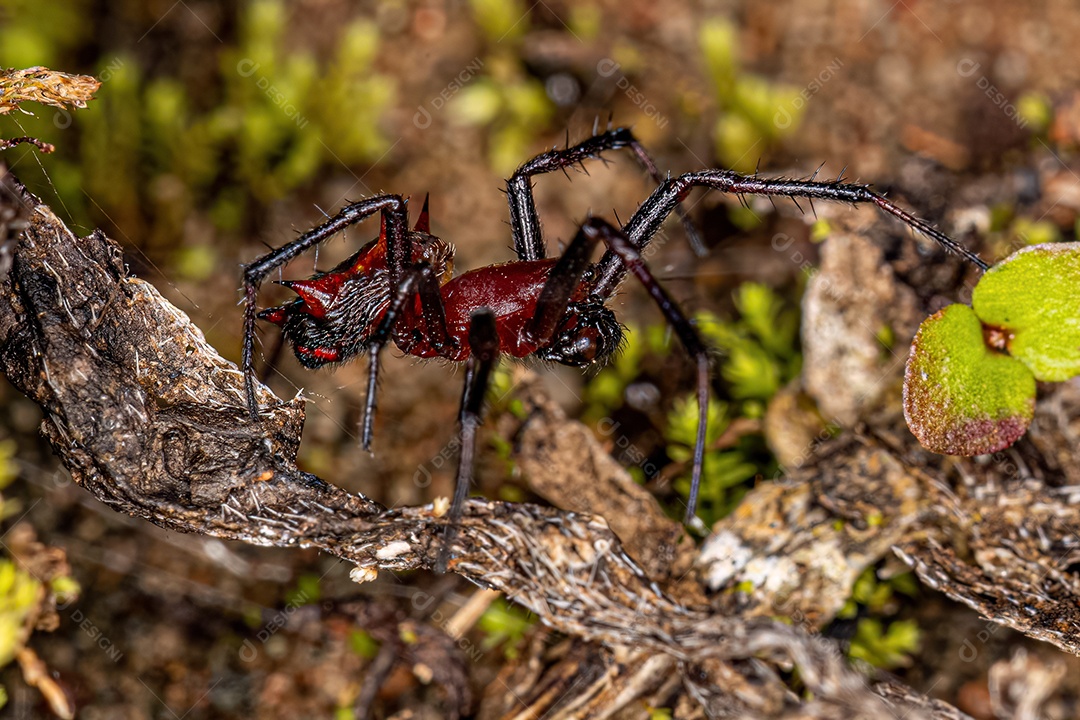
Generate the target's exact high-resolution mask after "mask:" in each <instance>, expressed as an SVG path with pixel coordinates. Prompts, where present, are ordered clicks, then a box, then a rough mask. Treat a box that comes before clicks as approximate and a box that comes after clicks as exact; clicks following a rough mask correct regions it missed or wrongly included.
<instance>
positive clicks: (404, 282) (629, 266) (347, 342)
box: [242, 128, 986, 569]
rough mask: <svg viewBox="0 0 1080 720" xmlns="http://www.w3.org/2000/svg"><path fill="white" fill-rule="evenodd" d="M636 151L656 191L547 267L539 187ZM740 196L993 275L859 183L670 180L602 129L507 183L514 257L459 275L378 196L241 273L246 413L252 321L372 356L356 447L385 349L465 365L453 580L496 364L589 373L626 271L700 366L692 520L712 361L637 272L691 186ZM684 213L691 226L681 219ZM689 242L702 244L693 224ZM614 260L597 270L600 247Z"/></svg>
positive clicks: (303, 353)
mask: <svg viewBox="0 0 1080 720" xmlns="http://www.w3.org/2000/svg"><path fill="white" fill-rule="evenodd" d="M622 148H626V149H629V150H631V151H632V152H633V154H634V156H635V157H636V158H637V160H638V161H639V162H640V163H641V164H642V166H643V167H644V168H645V169H646V170H647V171H648V172H649V173H650V174H651V175H652V176H653V178H654V180H656V182H657V183H658V184H659V187H658V188H657V189H656V190H655V191H654V192H653V193H652V194H651V195H650V196H649V197H648V198H647V199H646V200H645V202H643V203H642V204H641V206H640V207H638V209H637V211H636V212H635V213H634V214H633V216H632V217H631V218H630V220H629V221H628V222H627V223H626V224H625V225H623V226H622V227H621V228H620V227H616V226H614V225H611V224H610V223H608V222H606V221H604V220H602V219H600V218H595V217H594V218H590V219H589V220H587V221H585V223H583V224H582V225H581V228H580V229H579V230H578V232H577V235H576V236H575V237H574V239H573V241H572V242H571V243H570V244H569V245H568V246H567V248H566V251H565V252H564V253H563V254H562V256H561V257H558V258H548V257H546V252H545V245H544V239H543V237H542V235H541V232H540V219H539V217H538V216H537V213H536V205H535V202H534V200H533V194H532V176H534V175H539V174H542V173H547V172H551V171H553V170H563V169H565V168H568V167H571V166H574V165H577V164H578V163H582V162H583V161H585V160H587V159H590V158H597V157H599V156H600V154H601V153H602V152H604V151H606V150H617V149H622ZM699 186H700V187H707V188H712V189H714V190H719V191H721V192H726V193H734V194H737V195H745V194H750V195H768V196H776V195H780V196H786V197H790V198H793V199H794V198H800V197H803V198H809V199H810V200H811V201H812V200H813V199H814V198H818V199H823V200H838V201H844V202H850V203H861V202H870V203H874V204H875V205H877V206H878V207H879V208H881V209H882V210H884V211H885V212H887V213H890V214H892V215H895V216H896V217H898V218H899V219H900V220H902V221H903V222H905V223H907V224H908V225H909V226H911V227H912V228H914V229H915V230H918V231H919V232H922V233H923V234H925V235H927V236H928V237H930V238H932V239H933V240H935V241H937V242H938V243H939V244H941V245H942V246H943V247H945V248H946V249H947V250H950V251H952V252H955V253H958V254H960V255H963V256H964V257H966V258H967V259H968V260H971V261H972V262H975V263H976V264H977V265H979V266H981V267H983V268H985V267H986V265H985V263H983V262H982V261H981V260H980V259H979V258H978V257H977V256H975V255H973V254H972V253H971V252H969V251H968V250H966V249H965V248H963V247H962V246H960V245H959V244H958V243H957V242H956V241H954V240H952V239H951V238H949V237H948V236H947V235H945V234H944V233H941V232H940V231H938V230H936V229H935V228H933V227H932V226H930V225H929V224H928V223H926V222H924V221H923V220H920V219H918V218H916V217H914V216H913V215H911V214H909V213H908V212H906V211H905V210H903V209H902V208H900V207H898V206H897V205H895V204H893V203H892V202H890V201H889V200H886V199H885V198H884V197H883V196H881V195H879V194H877V193H875V192H873V191H871V190H870V189H869V188H868V187H866V186H864V185H857V184H853V183H846V182H843V181H842V180H841V179H837V180H835V181H832V182H819V181H815V180H814V179H813V178H811V179H809V180H791V179H767V178H761V177H758V176H757V175H754V176H746V175H740V174H738V173H735V172H733V171H730V170H700V171H697V172H691V173H687V174H685V175H682V176H679V177H676V178H669V179H666V180H664V179H663V178H661V177H660V175H659V173H658V171H657V169H656V166H655V165H654V163H653V162H652V159H651V158H650V157H649V155H648V154H647V153H646V152H645V150H644V149H643V148H642V147H641V145H640V144H639V143H638V141H637V140H636V139H635V138H634V136H633V134H632V133H631V132H630V130H629V129H627V128H615V129H608V130H607V131H606V132H603V133H599V134H597V133H596V132H595V131H594V134H593V137H590V138H589V139H588V140H585V141H584V142H582V143H579V144H577V145H574V146H572V147H567V148H566V149H563V150H557V149H556V150H551V151H550V152H546V153H543V154H542V155H538V156H537V157H535V158H533V159H532V160H530V161H528V162H526V163H525V164H524V165H522V166H521V167H520V168H518V170H517V172H515V173H514V175H513V177H512V178H510V180H509V181H507V188H506V191H507V197H508V199H509V202H510V225H511V229H512V235H513V240H514V250H515V252H516V253H517V260H515V261H512V262H507V263H502V264H499V265H489V266H487V267H481V268H477V269H475V270H471V271H469V272H466V273H463V274H461V275H458V276H456V277H455V276H453V259H454V248H453V246H452V245H450V244H449V243H447V242H445V241H443V240H441V239H440V238H438V237H435V236H434V235H432V234H431V232H430V226H429V222H428V208H427V201H426V200H425V202H424V208H423V210H422V211H421V213H420V215H419V218H418V220H417V221H416V224H415V226H414V228H413V229H412V230H409V229H408V227H407V222H408V217H407V204H406V200H405V199H404V198H403V197H402V196H400V195H378V196H375V197H372V198H368V199H367V200H361V201H359V202H354V203H351V204H349V205H347V206H346V207H345V208H344V209H342V210H341V212H339V213H338V214H337V215H335V216H334V217H332V218H330V219H329V220H328V221H326V222H325V223H323V224H322V225H319V226H318V227H316V228H314V229H312V230H310V231H308V232H306V233H304V234H303V235H301V236H300V237H298V238H297V239H296V240H293V241H292V242H290V243H288V244H287V245H284V246H283V247H281V248H279V249H277V250H274V251H272V252H269V253H267V254H265V255H263V256H262V257H260V258H259V259H258V260H256V261H255V262H253V263H251V264H250V265H248V266H247V267H246V268H245V270H244V290H245V301H246V308H245V314H244V346H243V360H242V363H243V371H244V375H245V382H246V390H247V398H248V406H249V410H250V412H251V414H252V416H253V417H255V418H257V417H258V414H259V407H258V404H257V403H256V400H255V385H254V383H255V378H254V374H253V356H254V348H255V320H256V318H257V317H258V318H262V319H264V320H268V321H270V322H272V323H275V324H277V325H279V326H281V328H282V331H283V333H284V335H285V337H286V338H287V339H288V341H289V342H290V343H291V344H292V347H293V351H294V352H295V354H296V357H297V358H298V359H299V361H300V362H301V363H302V364H303V365H304V366H306V367H309V368H318V367H321V366H323V365H326V364H330V363H341V362H345V361H347V360H351V359H352V358H354V357H356V356H358V355H361V354H363V353H364V352H367V353H368V355H369V363H370V365H369V368H370V369H369V374H368V387H367V401H366V403H365V407H364V415H363V425H362V431H361V440H362V443H363V446H364V448H365V449H367V448H370V445H371V435H372V425H373V422H374V412H375V404H376V403H375V394H376V393H375V391H376V387H377V379H378V372H379V352H380V351H381V350H382V349H383V348H384V347H385V346H386V345H387V344H389V343H390V342H391V341H393V343H394V344H395V345H397V347H398V348H399V349H400V350H401V351H402V352H404V353H407V354H410V355H414V356H417V357H424V358H428V357H441V358H445V359H447V360H451V361H454V362H464V363H465V389H464V393H463V395H462V400H461V411H460V414H459V427H458V433H459V440H460V445H459V447H460V448H461V452H460V458H459V461H458V470H457V479H456V483H457V484H456V486H455V489H454V497H453V500H452V502H451V504H450V511H449V513H448V514H447V521H448V524H447V527H448V532H447V533H446V534H445V535H444V539H443V548H442V551H441V559H440V562H439V565H440V566H441V569H445V567H446V563H447V561H448V560H449V552H450V547H451V544H452V541H453V538H454V533H455V532H456V527H457V524H458V521H459V520H460V517H461V511H462V507H463V504H464V502H465V498H466V496H467V495H468V490H469V486H470V483H471V479H472V473H473V462H474V457H475V450H476V432H477V427H478V425H479V424H480V421H481V411H482V406H483V399H484V394H485V391H486V389H487V386H488V380H489V378H490V375H491V371H492V369H493V368H494V366H495V363H496V362H497V361H498V358H499V355H500V354H507V355H511V356H513V357H516V358H524V357H527V356H536V357H539V358H541V359H543V360H550V361H554V362H558V363H563V364H565V365H572V366H575V367H584V366H587V365H590V364H593V363H597V362H603V361H604V360H606V359H607V358H608V357H609V356H610V355H611V354H612V353H614V352H615V351H616V350H617V349H618V347H619V344H620V342H621V340H622V330H621V326H620V325H619V322H618V320H617V319H616V318H615V315H614V313H613V312H612V311H611V309H610V308H608V307H607V303H608V301H609V300H610V299H611V296H612V294H613V293H614V292H615V290H616V288H618V286H619V284H620V283H621V282H622V281H623V279H624V278H625V277H626V274H627V273H628V272H629V273H630V274H632V275H634V276H635V277H636V278H637V279H638V281H639V282H641V283H642V285H643V286H644V287H645V289H646V290H647V291H648V293H649V295H650V296H651V297H652V298H653V300H654V301H655V302H656V304H657V306H658V307H659V308H660V310H661V312H662V313H663V314H664V316H665V317H666V318H667V321H668V322H669V323H670V324H671V326H672V328H673V329H674V331H675V333H676V334H677V335H678V336H679V339H680V340H681V341H682V344H683V346H684V347H685V348H686V350H687V352H689V353H690V355H692V356H693V358H694V361H695V362H696V364H697V401H698V414H699V422H698V432H697V439H696V445H695V448H694V458H693V470H692V475H691V484H690V496H689V502H688V505H687V509H686V518H685V519H686V521H687V522H689V521H691V520H692V519H693V518H694V511H695V507H696V504H697V495H698V486H699V484H700V480H701V467H702V461H703V458H704V452H705V418H706V414H707V410H708V387H709V356H708V352H707V349H706V346H705V344H704V343H703V342H702V341H701V338H700V337H699V335H698V333H697V331H696V330H695V329H694V326H693V325H692V324H691V323H690V321H689V320H688V319H687V317H686V315H685V314H684V313H683V312H682V311H681V310H680V309H679V307H678V305H677V304H676V303H675V302H674V301H673V300H672V299H671V297H670V296H669V295H668V294H667V292H666V291H665V290H664V288H663V286H661V285H660V283H659V282H657V280H656V278H655V277H654V276H653V275H652V273H651V272H650V271H649V268H648V266H647V265H646V264H645V263H644V262H643V261H642V258H641V251H642V250H643V249H644V248H645V246H646V245H647V244H648V243H649V241H650V240H651V239H652V237H653V236H654V235H655V234H656V232H657V231H658V230H659V229H660V226H661V224H662V223H663V222H664V220H665V219H666V218H667V217H668V216H669V215H670V214H671V213H672V212H674V211H676V210H680V211H681V208H680V206H679V204H680V203H681V202H682V200H683V199H685V198H686V196H687V195H688V194H689V193H690V191H691V190H692V189H693V188H695V187H699ZM376 213H380V214H381V220H382V227H381V231H380V233H379V237H378V238H377V239H375V240H373V241H371V242H369V243H368V244H367V245H365V246H364V247H362V248H360V250H359V251H357V252H356V254H354V255H352V256H351V257H349V258H348V259H346V260H345V261H344V262H342V263H340V264H338V265H337V266H336V267H334V268H333V269H332V270H329V271H327V272H321V273H318V274H316V275H315V276H313V277H311V278H309V279H307V280H294V281H282V284H283V285H285V286H286V287H289V288H291V289H292V290H293V291H295V292H296V293H297V295H298V296H299V297H298V298H297V299H295V300H292V301H291V302H289V303H286V304H284V305H281V306H278V307H273V308H269V309H267V310H263V311H261V312H257V311H256V305H255V303H256V295H257V292H258V287H259V284H260V283H261V281H262V280H263V279H264V278H265V277H266V276H267V275H268V274H269V273H270V272H272V271H273V270H275V269H276V268H279V267H281V266H282V265H284V264H285V263H287V262H289V261H290V260H292V259H293V258H295V257H296V256H298V255H299V254H301V253H302V252H304V251H305V250H307V249H308V248H310V247H312V246H315V245H317V244H319V243H321V242H323V241H325V240H327V239H329V238H331V237H333V236H334V235H336V234H337V233H339V232H341V231H342V230H344V229H345V228H346V227H348V226H350V225H352V224H354V223H357V222H360V221H361V220H364V219H365V218H368V217H371V216H373V215H375V214H376ZM685 219H686V218H685V216H684V220H685ZM687 226H688V230H689V231H690V233H691V241H692V243H694V244H695V245H697V246H699V245H700V243H699V242H698V241H697V239H696V235H695V234H694V233H693V230H692V226H690V225H689V222H687ZM598 243H603V244H604V246H605V247H606V249H607V252H606V253H605V254H604V255H603V256H602V257H601V259H600V260H599V261H598V262H591V261H590V260H591V257H592V253H593V249H594V248H595V246H596V245H597V244H598Z"/></svg>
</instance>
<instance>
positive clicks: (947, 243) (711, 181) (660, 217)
mask: <svg viewBox="0 0 1080 720" xmlns="http://www.w3.org/2000/svg"><path fill="white" fill-rule="evenodd" d="M695 187H707V188H712V189H713V190H719V191H720V192H725V193H731V194H733V195H765V196H776V195H782V196H786V197H790V198H793V199H794V198H799V197H805V198H810V199H815V198H817V199H821V200H835V201H839V202H849V203H873V204H875V205H877V206H878V207H879V208H881V209H882V210H883V211H884V212H887V213H889V214H890V215H894V216H896V217H898V218H900V220H902V221H903V222H904V223H906V224H907V225H908V226H910V227H911V228H912V229H914V230H916V231H918V232H920V233H922V234H923V235H926V236H927V237H929V238H930V239H932V240H934V241H935V242H937V243H938V244H939V245H941V246H942V247H943V248H945V249H946V250H948V251H949V252H953V253H956V254H957V255H960V256H961V257H963V258H964V259H965V260H967V261H969V262H971V263H973V264H974V265H976V266H977V267H979V268H980V269H982V270H986V268H987V267H988V265H987V264H986V263H985V262H983V260H982V259H980V258H979V256H978V255H976V254H975V253H973V252H971V251H970V250H968V249H967V248H965V247H964V246H963V245H961V244H960V243H958V242H957V241H956V240H954V239H952V238H951V237H949V236H948V235H946V234H945V233H943V232H941V231H940V230H938V229H936V228H935V227H934V226H932V225H931V224H930V223H928V222H926V221H925V220H921V219H920V218H917V217H915V216H914V215H912V214H911V213H909V212H907V211H906V210H904V209H903V208H901V207H900V206H899V205H896V204H895V203H893V202H891V201H889V200H887V199H886V198H885V197H883V196H882V195H879V194H878V193H876V192H874V191H873V190H871V189H870V188H869V187H868V186H866V185H859V184H856V183H846V182H841V181H833V182H815V181H813V180H784V179H775V180H773V179H768V178H761V177H755V176H752V175H741V174H739V173H737V172H733V171H731V170H701V171H699V172H692V173H687V174H686V175H683V176H681V177H677V178H672V179H670V180H667V181H666V182H664V183H663V184H662V185H661V186H660V187H659V188H657V189H656V190H655V191H654V192H653V194H652V195H650V196H649V197H648V199H646V200H645V202H643V203H642V204H641V207H639V208H638V209H637V212H635V213H634V215H633V217H631V218H630V220H629V222H627V223H626V225H625V226H624V227H623V232H625V233H626V236H627V237H628V238H630V242H631V243H633V245H634V247H636V248H637V249H638V250H642V249H644V247H645V246H646V245H647V244H648V242H649V240H650V239H651V238H652V237H653V235H655V234H656V232H657V231H658V230H659V229H660V225H661V224H662V223H663V222H664V220H665V219H666V218H667V216H668V215H670V214H671V212H672V211H673V210H674V209H675V208H676V207H678V204H679V203H680V202H682V201H683V200H684V199H685V198H686V196H687V194H689V192H690V190H691V189H692V188H695ZM625 275H626V268H625V266H624V265H623V263H622V261H621V260H620V259H619V257H618V255H617V254H616V253H614V252H612V251H609V252H608V253H606V254H605V255H604V257H603V258H602V259H601V260H600V263H599V264H598V266H597V274H596V278H597V280H596V283H595V284H594V286H593V294H594V295H595V296H597V297H599V298H608V297H610V296H611V295H612V293H614V292H615V288H616V287H618V285H619V283H620V282H622V279H623V277H625Z"/></svg>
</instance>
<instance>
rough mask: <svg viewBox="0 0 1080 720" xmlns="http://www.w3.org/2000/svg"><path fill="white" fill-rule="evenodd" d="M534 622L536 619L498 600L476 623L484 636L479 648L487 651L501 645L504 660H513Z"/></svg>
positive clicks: (518, 608) (516, 607) (515, 606)
mask: <svg viewBox="0 0 1080 720" xmlns="http://www.w3.org/2000/svg"><path fill="white" fill-rule="evenodd" d="M536 622H537V620H536V617H534V616H532V615H530V614H529V613H528V612H526V611H524V610H522V609H521V608H520V607H518V606H517V605H511V604H510V603H508V602H507V601H506V600H504V599H502V598H499V599H498V600H496V601H495V602H493V603H492V604H491V606H490V607H488V609H487V610H485V611H484V614H483V615H481V616H480V620H479V621H478V622H477V627H479V628H480V630H481V631H482V632H483V633H484V635H485V638H484V641H483V643H482V644H481V647H482V648H483V649H484V650H485V651H487V650H491V649H492V648H496V647H499V646H500V645H501V646H503V647H504V650H503V652H504V654H505V655H506V658H507V659H508V660H513V659H514V658H516V657H517V652H518V650H517V649H518V646H519V645H520V644H521V641H522V639H524V637H525V635H526V633H528V632H529V631H530V630H532V628H533V626H534V625H536Z"/></svg>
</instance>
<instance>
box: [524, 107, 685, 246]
mask: <svg viewBox="0 0 1080 720" xmlns="http://www.w3.org/2000/svg"><path fill="white" fill-rule="evenodd" d="M623 148H629V149H630V150H631V151H633V153H634V159H635V160H637V162H638V164H640V165H641V167H642V168H644V169H645V171H646V172H648V173H649V176H650V177H652V179H653V182H656V183H658V184H659V183H662V182H663V181H664V178H663V176H662V175H660V171H659V170H658V169H657V167H656V163H654V162H653V159H652V157H651V156H650V155H649V153H648V152H646V151H645V148H644V147H642V145H641V143H640V142H638V141H637V138H635V137H634V134H633V133H632V132H631V131H630V129H629V128H614V129H609V130H608V131H606V132H604V133H601V134H599V135H593V137H590V138H589V139H587V140H585V141H583V142H580V143H578V144H577V145H574V146H572V147H567V148H564V149H562V150H549V151H548V152H546V153H542V154H540V155H537V156H536V157H534V158H533V159H532V160H529V161H528V162H526V163H524V164H522V165H521V167H519V168H518V169H517V171H516V172H515V173H514V175H513V177H511V178H510V179H509V180H507V181H506V197H507V201H508V202H509V203H510V228H511V231H512V233H513V237H514V251H515V252H516V253H517V255H518V259H519V260H540V259H542V258H544V257H546V255H547V251H546V248H545V247H544V236H543V232H542V231H541V229H540V217H539V215H538V214H537V212H536V202H535V201H534V199H533V191H532V176H533V175H541V174H543V173H549V172H554V171H555V170H565V169H566V168H568V167H572V166H574V165H577V164H578V163H582V162H584V161H585V160H589V159H596V158H599V157H600V155H601V153H603V152H604V151H605V150H621V149H623ZM676 212H678V214H679V218H680V219H681V220H682V223H683V226H684V227H685V229H686V234H687V236H688V237H689V239H690V246H691V247H692V248H693V250H694V252H695V253H696V254H697V255H699V256H702V255H705V246H704V244H703V243H702V240H701V236H700V235H699V234H698V232H697V229H696V228H695V227H694V224H693V223H692V222H691V221H690V216H689V215H687V214H686V211H685V210H684V209H683V208H682V206H681V205H677V206H676Z"/></svg>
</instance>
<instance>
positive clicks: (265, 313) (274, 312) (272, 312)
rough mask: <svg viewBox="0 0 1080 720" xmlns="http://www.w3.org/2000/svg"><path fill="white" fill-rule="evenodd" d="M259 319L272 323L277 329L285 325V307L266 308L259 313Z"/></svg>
mask: <svg viewBox="0 0 1080 720" xmlns="http://www.w3.org/2000/svg"><path fill="white" fill-rule="evenodd" d="M258 317H259V319H260V320H265V321H267V322H272V323H274V324H275V325H277V326H278V327H282V326H283V325H285V306H284V305H282V306H280V307H272V308H266V309H265V310H260V311H259V316H258Z"/></svg>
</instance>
